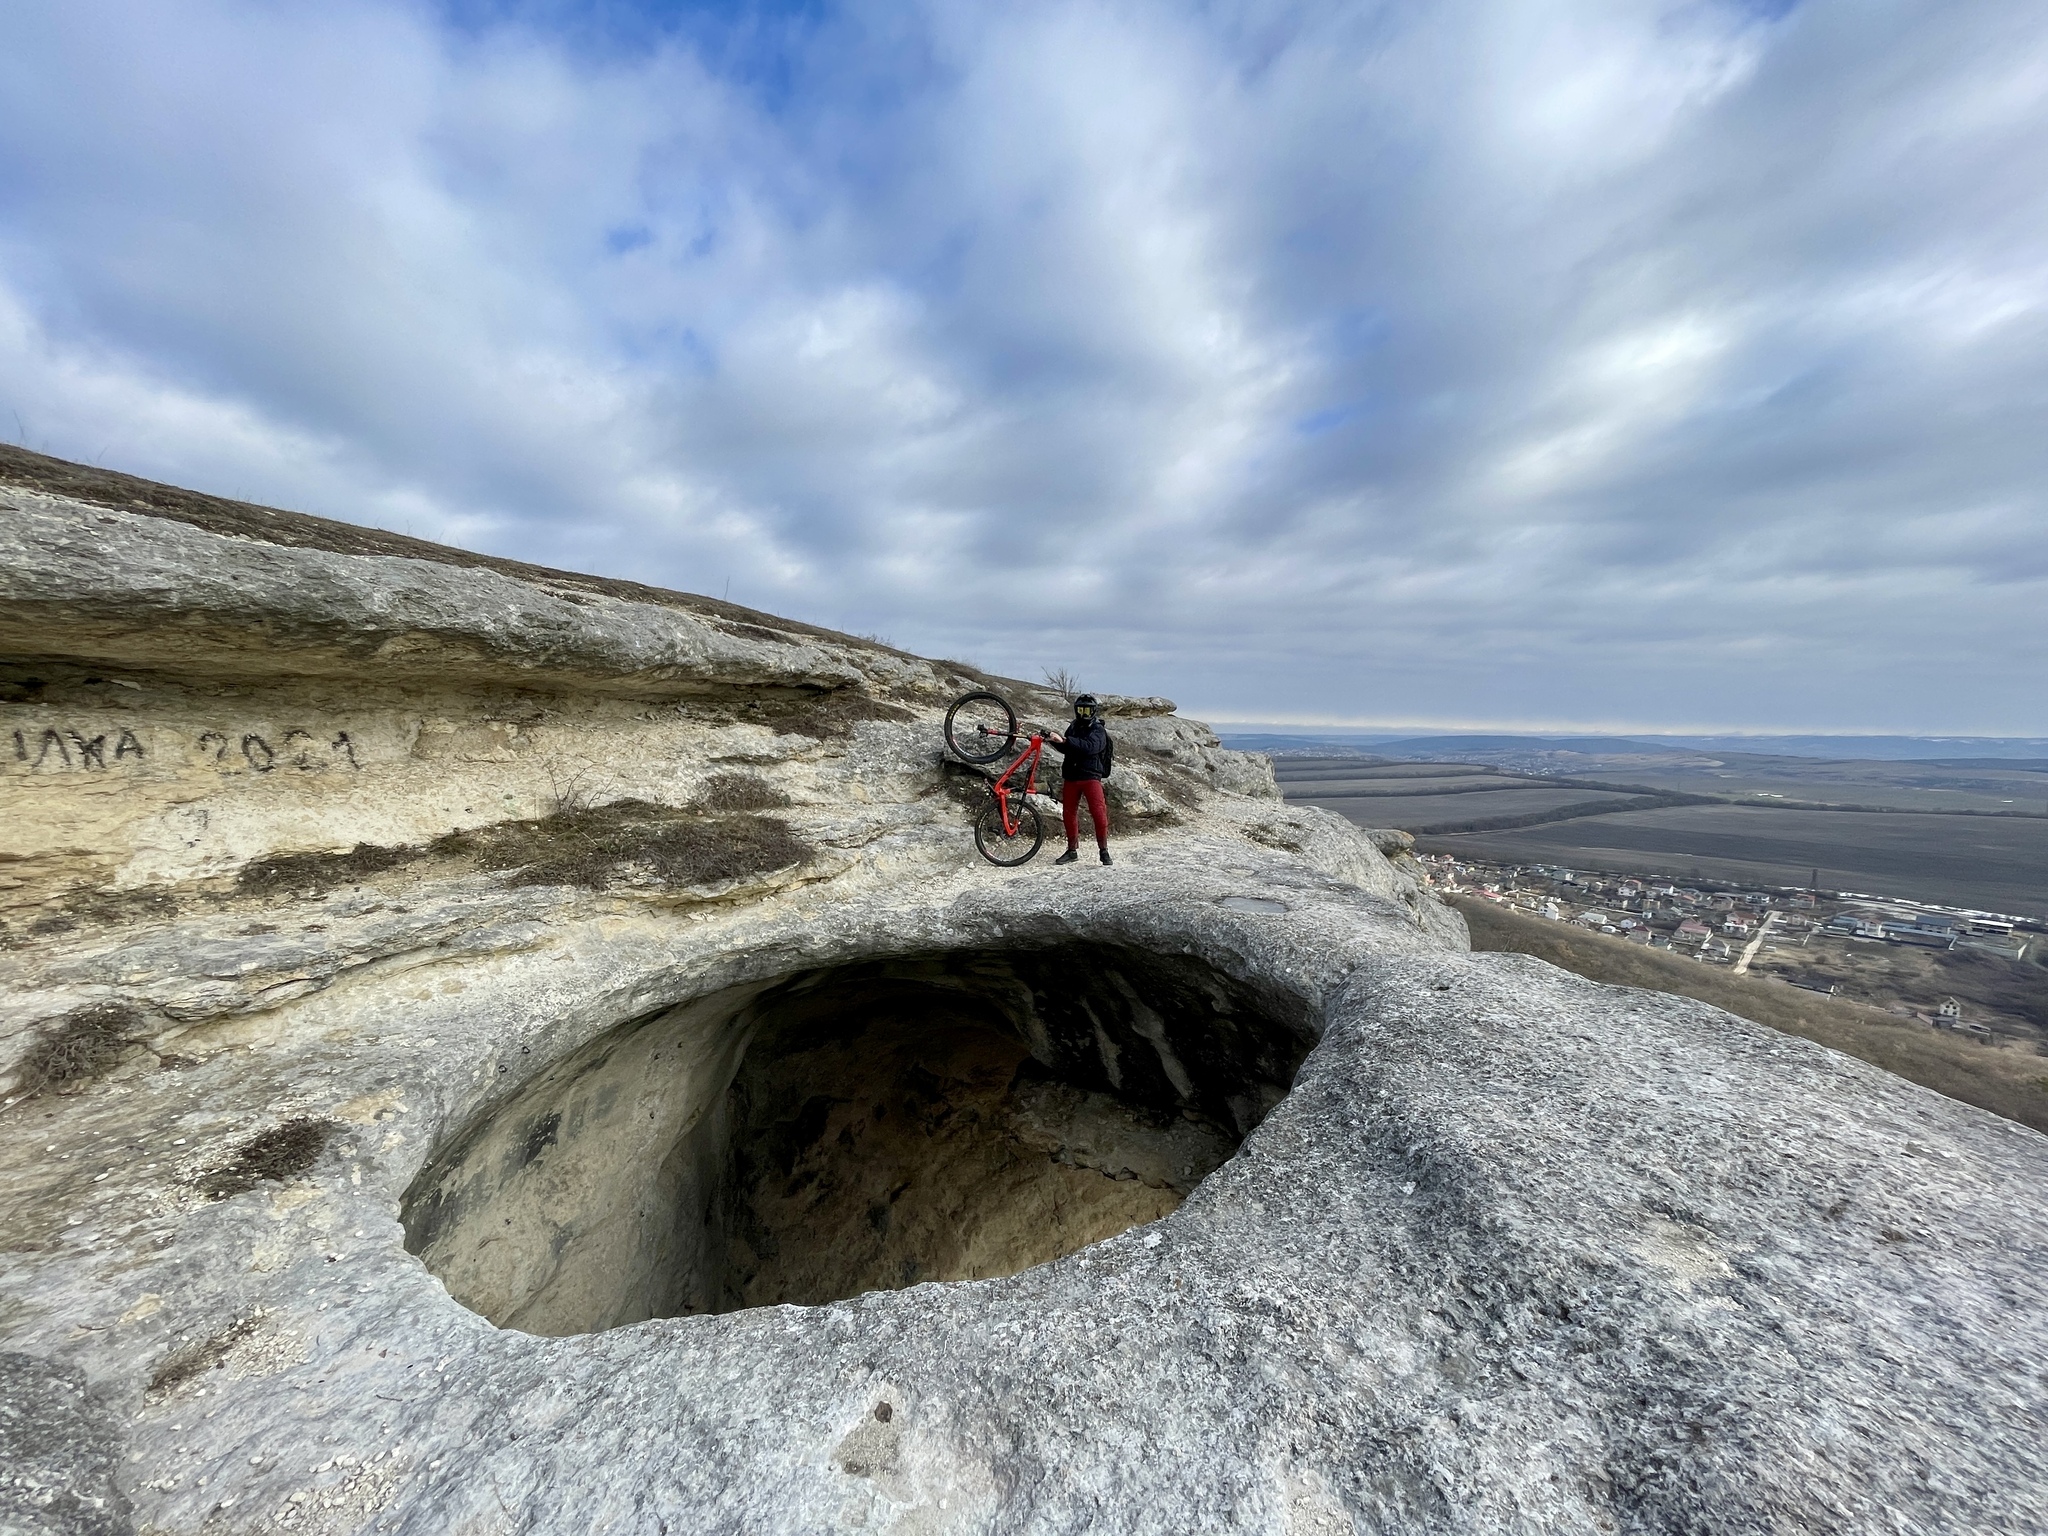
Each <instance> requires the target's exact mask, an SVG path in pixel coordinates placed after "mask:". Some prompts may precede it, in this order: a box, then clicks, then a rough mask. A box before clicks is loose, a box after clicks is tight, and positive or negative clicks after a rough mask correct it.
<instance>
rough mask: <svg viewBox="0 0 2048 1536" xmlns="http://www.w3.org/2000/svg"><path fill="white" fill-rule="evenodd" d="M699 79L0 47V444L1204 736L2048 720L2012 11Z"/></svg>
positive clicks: (693, 46)
mask: <svg viewBox="0 0 2048 1536" xmlns="http://www.w3.org/2000/svg"><path fill="white" fill-rule="evenodd" d="M706 25H708V24H706ZM708 35H709V34H707V33H706V32H705V31H703V30H702V29H701V28H700V30H699V31H698V32H697V33H696V34H694V35H693V36H691V37H685V36H682V35H679V34H671V35H666V36H664V35H663V34H661V33H659V32H658V31H653V30H650V31H646V32H644V33H643V34H641V35H639V36H637V37H636V38H634V39H633V41H632V43H631V46H616V47H609V48H607V47H593V46H590V45H589V39H588V38H587V37H583V36H580V35H579V36H578V37H576V38H569V37H566V36H562V35H556V34H553V33H551V32H550V31H549V30H548V28H547V27H546V25H545V22H544V13H542V12H534V13H531V14H530V16H529V19H528V20H526V21H524V22H518V23H513V22H507V23H504V24H501V25H496V26H492V27H485V28H481V29H478V28H475V27H471V28H469V29H466V30H463V29H456V28H454V27H452V26H448V25H445V24H443V23H442V22H440V21H439V20H437V19H436V14H435V13H434V12H432V11H430V10H429V9H427V8H426V7H425V6H424V5H423V4H412V3H405V0H337V3H335V4H332V5H328V6H325V7H321V8H318V9H304V8H278V7H274V6H269V5H262V4H258V3H256V0H180V3H178V4H175V5H169V6H166V5H161V4H143V3H141V0H126V3H119V0H109V3H107V4H104V5H95V6H92V7H78V6H66V5H61V4H58V3H55V0H27V3H23V4H20V5H17V6H14V7H11V8H10V9H9V11H8V12H7V14H6V15H5V17H4V18H0V99H4V101H5V103H6V105H7V107H8V110H7V111H6V112H4V113H0V431H5V430H7V429H8V427H9V425H10V421H9V415H8V413H9V412H10V411H16V410H18V411H20V412H21V414H22V418H23V423H24V429H25V433H26V436H27V438H28V439H29V441H30V442H31V444H32V445H34V446H48V447H49V449H50V450H51V451H54V452H58V453H64V454H68V455H70V456H74V457H81V456H82V457H91V458H94V459H96V460H97V461H99V462H102V463H106V464H109V465H113V466H118V467H123V468H129V469H133V470H136V471H138V472H142V473H147V474H152V475H156V476H158V477H161V478H166V479H171V480H175V481H181V482H185V483H192V484H198V485H201V486H203V487H205V488H208V489H214V490H219V491H225V492H229V493H236V494H242V495H246V496H250V497H253V498H256V499H263V500H270V501H273V502H277V503H279V504H283V505H289V506H296V507H300V508H303V509H305V510H309V511H318V512H322V513H325V514H328V515H331V516H339V517H345V518H354V519H357V520H360V521H365V522H375V523H380V524H382V525H384V526H407V525H410V527H411V528H412V530H413V531H414V532H418V533H422V534H426V535H429V536H433V537H442V538H448V539H452V540H455V541H458V542H465V543H470V544H472V545H482V546H485V547H489V548H493V549H497V550H501V551H503V552H507V553H513V554H518V555H522V556H525V557H527V558H533V559H539V560H544V561H548V562H551V563H558V564H566V565H573V566H579V567H583V568H591V569H601V570H605V571H609V572H614V573H617V574H624V575H632V576H636V577H640V578H642V579H647V580H654V581H661V582H668V583H671V584H676V585H681V586H685V587H691V588H694V589H697V590H709V591H713V592H716V591H720V590H723V589H724V585H725V583H726V582H727V581H728V580H729V581H730V582H731V592H732V595H733V596H734V597H735V598H737V599H740V600H743V601H747V602H752V603H756V604H758V605H760V606H763V607H768V608H772V609H780V610H782V611H786V612H791V613H797V614H801V615H802V616H804V617H808V618H813V619H817V620H820V621H823V622H826V623H836V624H841V625H844V626H846V627H850V628H854V629H859V630H879V631H882V632H884V633H887V634H889V635H891V636H892V637H893V638H894V639H896V640H897V641H898V642H900V643H904V644H909V645H914V646H918V647H920V648H925V649H929V650H932V651H935V652H940V653H946V654H956V655H958V654H967V655H971V656H975V657H979V658H981V659H982V660H984V661H986V662H988V663H989V664H992V665H998V666H1005V667H1010V668H1014V669H1018V670H1026V671H1035V670H1036V668H1037V667H1038V666H1039V665H1041V664H1045V663H1055V662H1056V663H1062V664H1066V665H1071V666H1077V667H1079V668H1081V669H1082V670H1083V671H1084V672H1085V673H1087V675H1089V676H1091V677H1097V678H1099V679H1101V680H1103V681H1105V682H1106V683H1107V684H1108V685H1109V686H1117V687H1128V688H1131V689H1136V690H1143V691H1154V690H1157V691H1167V692H1172V693H1175V694H1177V695H1180V696H1183V697H1184V700H1185V701H1186V702H1188V703H1190V704H1194V705H1198V706H1199V707H1203V708H1208V709H1213V710H1216V711H1217V712H1219V713H1225V714H1232V715H1244V714H1247V713H1250V712H1252V706H1253V705H1255V704H1256V705H1257V706H1259V708H1258V710H1257V713H1259V714H1261V715H1264V716H1267V717H1271V716H1273V715H1275V714H1280V713H1286V712H1289V711H1292V712H1296V713H1300V714H1302V715H1304V716H1306V715H1310V714H1317V715H1328V716H1341V717H1350V718H1371V717H1375V716H1377V717H1379V718H1392V717H1420V716H1424V715H1436V716H1442V715H1445V714H1446V713H1447V712H1448V713H1450V714H1455V715H1457V716H1458V717H1460V718H1464V719H1483V718H1486V717H1487V716H1488V715H1489V713H1492V714H1494V715H1496V716H1497V717H1498V718H1501V719H1511V718H1512V719H1531V718H1539V719H1540V718H1543V717H1544V716H1545V715H1548V716H1550V717H1553V718H1558V719H1586V718H1593V717H1601V718H1609V719H1614V720H1634V721H1638V722H1641V723H1643V724H1646V725H1650V724H1656V723H1658V722H1660V721H1666V722H1674V721H1682V720H1696V719H1700V718H1714V719H1721V720H1748V721H1752V722H1754V723H1757V724H1764V725H1773V724H1775V725H1782V726H1786V727H1791V728H1823V727H1857V726H1862V727H1868V728H1873V729H1910V728H1920V729H1944V728H1957V729H1971V730H1982V729H1991V728H1996V729H2006V730H2011V731H2014V732H2020V733H2032V732H2038V731H2040V730H2042V729H2043V725H2042V722H2041V721H2040V719H2039V716H2038V709H2037V708H2036V707H2035V706H2033V705H2031V704H2029V703H2027V702H2026V700H2027V699H2029V698H2030V697H2031V696H2032V693H2033V692H2035V691H2038V690H2033V689H2031V688H2030V684H2031V678H2030V668H2031V667H2032V666H2033V663H2032V662H2031V661H2030V660H2029V659H2028V658H2029V657H2030V656H2031V655H2033V654H2037V653H2038V648H2039V644H2040V641H2041V640H2042V638H2043V626H2042V620H2041V618H2040V614H2041V612H2042V608H2043V603H2042V599H2043V597H2044V596H2048V593H2044V591H2043V588H2044V586H2048V553H2044V551H2043V549H2042V541H2041V540H2040V538H2039V531H2040V529H2041V527H2042V526H2044V524H2048V518H2044V516H2043V513H2044V506H2043V496H2044V493H2043V490H2042V487H2043V485H2044V484H2048V477H2044V475H2043V470H2044V469H2048V462H2044V459H2048V449H2044V448H2043V447H2042V446H2041V444H2040V442H2039V441H2038V440H2039V438H2040V436H2041V434H2040V433H2039V432H2038V430H2037V425H2038V424H2037V423H2036V422H2035V421H2034V420H2033V417H2034V414H2035V412H2036V410H2037V407H2035V406H2034V405H2032V404H2031V403H2030V402H2035V401H2038V399H2039V397H2040V394H2041V391H2042V389H2043V387H2044V385H2048V377H2044V374H2048V347H2044V345H2043V343H2044V341H2048V318H2044V316H2048V305H2044V303H2043V296H2044V294H2048V269H2044V267H2043V266H2042V264H2041V260H2040V255H2039V253H2040V251H2041V250H2043V249H2044V248H2048V195H2044V192H2043V190H2042V188H2041V186H2040V184H2039V178H2038V175H2037V173H2036V171H2035V169H2034V162H2035V158H2036V155H2037V149H2038V144H2039V142H2040V141H2041V139H2042V137H2043V131H2044V129H2048V106H2044V99H2048V89H2044V85H2048V24H2044V23H2043V22H2042V20H2041V19H2040V17H2039V16H2038V14H2037V11H2036V9H2035V8H2033V7H2030V6H2028V5H2026V4H2024V3H2023V0H1985V3H1983V4H1980V5H1975V6H1970V7H1942V6H1937V5H1933V4H1927V5H1917V6H1907V7H1900V8H1895V9H1893V10H1891V11H1888V12H1886V13H1884V14H1883V15H1881V16H1876V17H1873V16H1872V15H1871V14H1869V13H1868V12H1867V11H1865V10H1862V9H1860V8H1857V7H1853V6H1850V5H1848V4H1846V3H1845V0H1844V3H1832V0H1807V3H1806V4H1804V5H1801V6H1798V7H1797V8H1796V9H1793V10H1792V11H1790V13H1789V14H1787V15H1785V16H1783V17H1781V18H1780V19H1777V20H1767V19H1763V17H1762V16H1761V15H1760V14H1759V12H1758V11H1757V9H1755V8H1746V7H1743V6H1739V5H1735V4H1723V3H1718V0H1671V3H1669V4H1666V5H1663V6H1661V7H1660V6H1650V7H1645V6H1642V5H1639V4H1632V3H1624V0H1570V3H1560V4H1557V5H1551V6H1546V7H1536V8H1531V7H1528V6H1523V5H1515V4H1511V3H1509V0H1453V3H1448V4H1444V5H1439V6H1429V7H1408V6H1399V5H1393V4H1388V5H1384V6H1380V7H1343V8H1320V7H1310V6H1295V5H1290V4H1286V3H1283V0H1244V3H1240V4H1238V5H1236V6H1226V7H1218V8H1214V9H1210V10H1190V9H1188V8H1186V7H1179V6H1170V5H1167V4H1165V3H1164V0H1136V3H1130V4H1119V5H1110V4H1107V3H1085V4H1084V3H1065V4H1052V5H1047V6H1034V7H1028V8H1015V7H1009V8H995V7H989V6H985V5H970V4H966V3H955V0H930V3H928V4H927V5H925V6H924V7H922V8H920V9H908V10H906V9H904V8H900V7H895V8H887V9H884V8H881V7H859V8H854V9H849V10H847V11H844V12H837V13H833V14H831V15H829V16H828V17H827V18H826V19H824V20H822V21H819V22H815V23H805V22H786V23H784V24H782V25H781V26H780V28H779V30H777V29H773V28H771V29H767V30H765V31H762V30H757V31H755V32H752V33H749V34H747V36H748V38H749V39H751V42H750V43H749V47H752V48H753V49H754V50H755V51H754V52H752V53H749V52H748V51H747V49H745V48H740V49H738V50H737V51H735V50H734V49H727V48H722V47H716V46H708V45H707V46H705V47H704V49H703V51H702V53H701V56H700V53H699V51H698V48H697V45H698V44H701V43H704V40H705V38H706V37H707V36H708ZM764 39H765V41H764ZM714 41H715V39H714ZM763 47H766V48H769V49H770V62H771V63H772V65H773V68H772V69H764V68H761V67H759V66H760V64H761V55H760V51H759V50H760V49H761V48H763ZM735 61H737V62H735ZM80 102H87V103H89V104H90V110H83V111H81V110H79V109H78V103H80ZM20 430H22V429H17V431H18V433H19V431H20Z"/></svg>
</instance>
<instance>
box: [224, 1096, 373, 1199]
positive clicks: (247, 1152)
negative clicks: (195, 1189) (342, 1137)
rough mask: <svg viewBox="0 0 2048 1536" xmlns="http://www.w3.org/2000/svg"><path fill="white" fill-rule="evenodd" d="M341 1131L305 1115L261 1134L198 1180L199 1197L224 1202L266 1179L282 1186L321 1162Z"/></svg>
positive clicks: (253, 1137) (238, 1148)
mask: <svg viewBox="0 0 2048 1536" xmlns="http://www.w3.org/2000/svg"><path fill="white" fill-rule="evenodd" d="M340 1129H341V1127H340V1126H338V1125H336V1124H335V1123H334V1122H333V1121H332V1120H314V1119H310V1118H308V1117H306V1116H303V1115H302V1116H300V1117H299V1118H297V1119H295V1120H287V1121H285V1122H284V1124H282V1125H280V1126H277V1127H276V1128H275V1129H273V1130H268V1131H262V1132H259V1133H258V1134H256V1135H254V1136H251V1137H250V1138H249V1139H248V1140H247V1141H245V1142H243V1143H242V1144H241V1145H240V1146H239V1147H237V1148H235V1155H234V1157H233V1158H231V1159H230V1160H229V1161H228V1162H227V1163H226V1164H225V1165H224V1166H222V1167H220V1168H216V1169H215V1170H214V1171H213V1172H212V1173H209V1174H207V1175H206V1176H205V1177H204V1178H202V1179H200V1180H199V1190H200V1193H201V1194H203V1195H205V1196H206V1198H207V1199H209V1200H225V1199H227V1198H228V1197H229V1196H230V1195H239V1194H243V1193H245V1192H246V1191H248V1190H252V1189H254V1188H255V1187H256V1186H257V1185H258V1184H260V1183H262V1182H263V1181H264V1180H266V1179H269V1180H271V1181H273V1182H275V1183H279V1184H282V1183H283V1182H284V1181H285V1180H287V1179H295V1178H297V1177H298V1176H299V1175H300V1174H302V1173H304V1172H305V1171H306V1170H307V1169H308V1168H310V1167H312V1166H313V1164H314V1163H316V1162H318V1161H319V1160H320V1154H321V1153H322V1152H324V1151H326V1150H327V1143H328V1140H329V1139H330V1138H331V1137H332V1136H333V1135H334V1133H335V1132H336V1131H338V1130H340Z"/></svg>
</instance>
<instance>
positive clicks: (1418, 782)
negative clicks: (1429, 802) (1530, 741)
mask: <svg viewBox="0 0 2048 1536" xmlns="http://www.w3.org/2000/svg"><path fill="white" fill-rule="evenodd" d="M1280 782H1281V788H1282V789H1283V790H1284V791H1285V792H1286V793H1287V794H1290V795H1293V796H1296V797H1297V798H1299V797H1300V796H1303V795H1327V796H1331V797H1349V798H1352V799H1358V798H1362V797H1365V796H1375V797H1377V798H1379V799H1383V800H1393V799H1405V798H1408V797H1411V796H1416V795H1480V794H1491V793H1493V792H1495V791H1497V790H1504V789H1529V788H1531V787H1535V788H1542V787H1543V786H1542V785H1540V784H1538V785H1534V786H1532V785H1531V783H1530V781H1529V780H1528V779H1504V778H1500V777H1498V776H1496V775H1494V774H1490V773H1468V774H1465V775H1463V776H1462V777H1459V778H1437V777H1431V778H1427V779H1421V778H1415V779H1345V778H1321V777H1318V778H1313V779H1308V778H1301V779H1282V780H1281V781H1280Z"/></svg>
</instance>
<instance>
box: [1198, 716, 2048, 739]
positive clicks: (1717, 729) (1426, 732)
mask: <svg viewBox="0 0 2048 1536" xmlns="http://www.w3.org/2000/svg"><path fill="white" fill-rule="evenodd" d="M1179 713H1180V714H1181V715H1182V716H1183V717H1184V718H1187V719H1195V720H1201V721H1203V722H1204V723H1205V724H1207V725H1209V726H1210V727H1212V728H1213V729H1216V730H1223V729H1225V728H1229V729H1232V730H1238V731H1264V732H1269V733H1272V734H1276V735H1277V734H1284V733H1287V732H1312V731H1321V732H1324V733H1332V732H1334V733H1340V734H1344V735H1384V736H1388V737H1399V736H1432V735H1436V736H1622V737H1649V738H1660V737H1661V738H1666V739H1673V738H1679V737H1687V736H1713V737H1723V738H1729V737H1732V738H1739V739H1751V740H1757V741H1770V740H1789V739H1794V738H1812V737H1819V738H1825V739H1834V740H1841V741H1859V740H1861V741H1868V740H1882V739H1886V738H1893V739H1898V740H1904V741H1996V742H2028V743H2042V744H2048V735H2009V734H2002V733H2000V732H1997V731H1957V730H1945V731H1926V730H1921V731H1910V730H1872V729H1858V730H1841V729H1834V730H1829V729H1813V730H1803V731H1802V730H1795V729H1788V728H1786V727H1783V726H1769V727H1766V726H1691V727H1685V726H1669V725H1660V726H1628V725H1613V724H1605V723H1602V724H1585V723H1580V722H1572V723H1566V724H1551V723H1547V722H1546V723H1540V724H1538V723H1532V722H1528V721H1517V722H1513V723H1501V722H1495V721H1467V720H1459V721H1423V722H1414V721H1410V722H1406V723H1402V724H1390V723H1386V722H1382V721H1361V720H1356V719H1342V718H1339V719H1331V718H1328V717H1324V718H1322V719H1308V720H1300V719H1295V720H1246V719H1231V718H1229V717H1227V716H1224V715H1221V714H1206V713H1203V712H1202V711H1200V710H1187V709H1183V710H1180V711H1179Z"/></svg>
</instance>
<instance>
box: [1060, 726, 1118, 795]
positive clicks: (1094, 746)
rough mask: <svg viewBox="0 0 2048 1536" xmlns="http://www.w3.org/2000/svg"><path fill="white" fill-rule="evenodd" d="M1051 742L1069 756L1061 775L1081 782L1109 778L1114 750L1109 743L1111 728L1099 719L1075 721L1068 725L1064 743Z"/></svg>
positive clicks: (1061, 768)
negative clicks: (1083, 721)
mask: <svg viewBox="0 0 2048 1536" xmlns="http://www.w3.org/2000/svg"><path fill="white" fill-rule="evenodd" d="M1049 745H1050V746H1051V747H1052V749H1053V751H1055V752H1057V753H1059V754H1060V755H1061V756H1062V757H1064V758H1065V759H1066V762H1065V763H1064V764H1062V765H1061V767H1060V777H1061V778H1063V779H1069V780H1072V781H1074V782H1076V783H1079V782H1082V781H1085V780H1088V779H1106V778H1108V777H1109V765H1110V762H1111V760H1112V753H1113V750H1114V749H1113V748H1111V746H1110V744H1109V727H1108V726H1106V725H1104V724H1103V723H1102V722H1101V721H1100V720H1090V721H1088V722H1087V723H1086V724H1083V723H1082V722H1081V721H1079V720H1076V721H1075V722H1074V723H1073V724H1072V725H1070V726H1068V727H1067V742H1066V745H1065V746H1061V745H1060V744H1059V743H1058V742H1056V741H1055V742H1052V743H1049Z"/></svg>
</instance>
